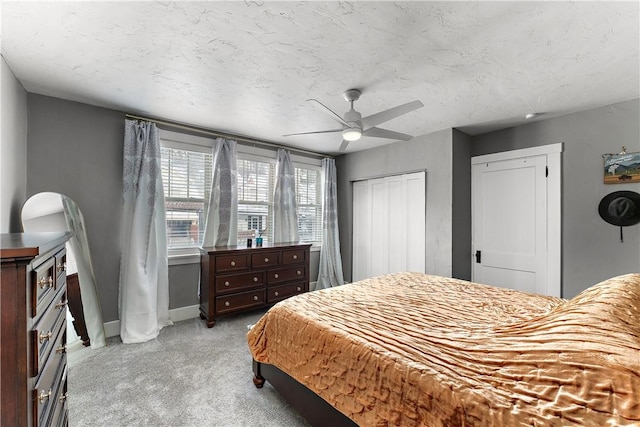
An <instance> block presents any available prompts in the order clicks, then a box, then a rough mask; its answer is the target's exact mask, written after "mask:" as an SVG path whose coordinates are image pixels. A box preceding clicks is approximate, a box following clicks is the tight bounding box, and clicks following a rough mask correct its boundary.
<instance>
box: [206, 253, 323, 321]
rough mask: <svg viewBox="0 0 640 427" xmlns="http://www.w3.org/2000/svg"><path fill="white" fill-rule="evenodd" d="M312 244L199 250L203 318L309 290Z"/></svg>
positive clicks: (244, 309)
mask: <svg viewBox="0 0 640 427" xmlns="http://www.w3.org/2000/svg"><path fill="white" fill-rule="evenodd" d="M310 247H311V245H310V244H274V245H270V246H264V247H256V248H238V247H205V248H201V250H200V253H201V255H200V274H201V276H200V277H201V280H200V317H201V318H202V319H204V320H206V322H207V326H208V327H210V328H211V327H213V325H214V324H215V319H216V318H217V317H218V316H222V315H225V314H232V313H239V312H243V311H246V310H252V309H256V308H260V307H265V306H268V305H272V304H275V303H276V302H278V301H282V300H283V299H286V298H289V297H291V296H293V295H297V294H301V293H303V292H307V291H309V253H310Z"/></svg>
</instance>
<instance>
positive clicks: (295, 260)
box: [282, 249, 307, 264]
mask: <svg viewBox="0 0 640 427" xmlns="http://www.w3.org/2000/svg"><path fill="white" fill-rule="evenodd" d="M306 253H307V251H305V250H304V249H295V250H291V251H282V264H301V263H304V262H305V261H306V256H305V254H306Z"/></svg>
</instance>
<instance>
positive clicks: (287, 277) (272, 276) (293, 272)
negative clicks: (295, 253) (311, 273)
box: [267, 265, 307, 285]
mask: <svg viewBox="0 0 640 427" xmlns="http://www.w3.org/2000/svg"><path fill="white" fill-rule="evenodd" d="M306 273H307V268H306V266H304V265H300V266H298V267H289V268H278V269H275V270H269V271H268V273H267V284H269V285H273V284H276V283H284V282H290V281H292V280H302V279H304V278H305V277H306Z"/></svg>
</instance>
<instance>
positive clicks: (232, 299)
mask: <svg viewBox="0 0 640 427" xmlns="http://www.w3.org/2000/svg"><path fill="white" fill-rule="evenodd" d="M264 304H265V291H264V289H257V290H255V291H249V292H241V293H238V294H232V295H227V296H220V297H216V313H218V314H223V313H229V312H232V311H236V310H243V309H246V308H250V307H259V306H262V305H264Z"/></svg>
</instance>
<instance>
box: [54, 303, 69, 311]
mask: <svg viewBox="0 0 640 427" xmlns="http://www.w3.org/2000/svg"><path fill="white" fill-rule="evenodd" d="M66 305H67V301H60V302H59V303H57V304H56V305H55V307H56V308H57V309H59V310H62V308H63V307H64V306H66Z"/></svg>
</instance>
